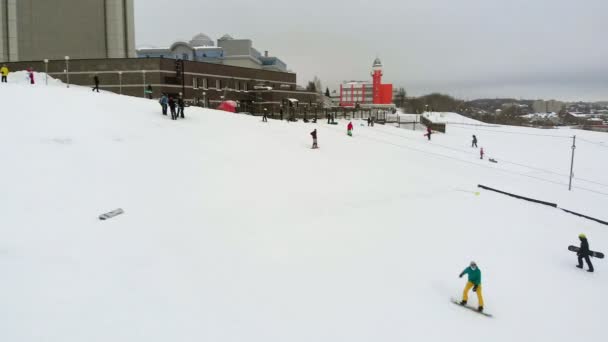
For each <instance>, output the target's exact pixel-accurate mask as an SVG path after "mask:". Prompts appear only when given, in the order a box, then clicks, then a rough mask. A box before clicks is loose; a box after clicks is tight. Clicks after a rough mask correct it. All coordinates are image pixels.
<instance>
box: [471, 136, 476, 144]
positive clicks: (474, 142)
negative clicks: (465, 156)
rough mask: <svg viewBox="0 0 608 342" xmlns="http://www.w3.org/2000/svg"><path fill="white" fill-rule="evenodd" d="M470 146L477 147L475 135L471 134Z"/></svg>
mask: <svg viewBox="0 0 608 342" xmlns="http://www.w3.org/2000/svg"><path fill="white" fill-rule="evenodd" d="M471 147H477V137H476V136H475V134H473V142H472V143H471Z"/></svg>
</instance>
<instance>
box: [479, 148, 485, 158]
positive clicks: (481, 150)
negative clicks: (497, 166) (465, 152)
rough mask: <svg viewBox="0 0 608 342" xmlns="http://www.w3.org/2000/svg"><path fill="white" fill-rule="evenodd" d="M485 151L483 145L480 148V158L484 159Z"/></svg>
mask: <svg viewBox="0 0 608 342" xmlns="http://www.w3.org/2000/svg"><path fill="white" fill-rule="evenodd" d="M484 154H485V153H484V152H483V147H482V148H480V149H479V159H483V155H484Z"/></svg>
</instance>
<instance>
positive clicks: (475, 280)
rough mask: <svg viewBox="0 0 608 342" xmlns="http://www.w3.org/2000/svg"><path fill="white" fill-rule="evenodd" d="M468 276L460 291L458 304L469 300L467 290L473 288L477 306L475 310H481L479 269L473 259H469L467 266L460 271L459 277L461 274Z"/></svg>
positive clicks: (464, 303) (481, 298)
mask: <svg viewBox="0 0 608 342" xmlns="http://www.w3.org/2000/svg"><path fill="white" fill-rule="evenodd" d="M465 274H466V275H467V276H468V278H469V279H468V281H467V284H466V285H465V287H464V291H463V292H462V301H460V305H466V304H467V301H468V300H469V290H471V289H473V292H477V301H478V307H477V311H479V312H482V311H483V296H482V294H481V271H480V270H479V268H478V267H477V264H476V263H475V261H471V264H470V265H469V267H467V268H465V269H464V271H462V273H460V276H459V277H460V278H462V276H463V275H465Z"/></svg>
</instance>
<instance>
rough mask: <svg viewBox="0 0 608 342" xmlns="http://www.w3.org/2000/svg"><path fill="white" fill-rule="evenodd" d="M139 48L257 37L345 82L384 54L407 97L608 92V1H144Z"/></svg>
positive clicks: (262, 44)
mask: <svg viewBox="0 0 608 342" xmlns="http://www.w3.org/2000/svg"><path fill="white" fill-rule="evenodd" d="M135 8H136V11H135V12H136V13H135V20H136V41H137V45H138V46H139V45H155V46H167V45H169V44H171V43H172V42H174V41H175V40H178V39H181V40H189V39H190V38H191V37H192V36H193V35H194V34H196V33H199V32H202V33H206V34H208V35H209V36H210V37H211V38H212V39H214V40H217V38H219V37H221V36H222V35H223V34H225V33H228V34H230V35H232V36H233V37H235V38H248V39H251V40H253V44H254V47H255V48H256V49H258V50H259V51H260V52H263V51H264V50H269V52H270V54H271V55H275V56H277V57H280V58H281V59H282V60H283V61H285V62H286V63H287V65H288V68H289V69H291V70H293V71H295V72H296V73H297V74H298V83H299V84H305V83H306V81H308V80H311V79H312V78H313V77H314V76H315V75H317V76H318V77H319V78H320V79H321V80H322V82H323V85H324V86H329V87H330V89H332V90H333V89H336V87H337V86H338V85H339V83H340V82H341V81H343V80H352V79H356V80H366V79H369V78H370V77H369V72H370V69H371V65H372V62H373V60H374V58H375V57H376V56H378V57H380V59H381V60H382V62H383V64H384V75H385V80H386V82H392V83H393V84H394V85H395V86H402V87H404V88H406V90H407V91H408V94H410V95H423V94H426V93H429V92H433V91H439V92H444V93H448V94H450V95H454V96H457V97H460V98H463V99H473V98H480V97H515V98H545V99H550V98H556V99H561V100H578V99H580V100H608V0H525V1H524V0H349V1H344V0H342V1H337V0H304V1H287V0H264V1H252V0H225V1H202V0H172V1H167V0H135Z"/></svg>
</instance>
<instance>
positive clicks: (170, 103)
mask: <svg viewBox="0 0 608 342" xmlns="http://www.w3.org/2000/svg"><path fill="white" fill-rule="evenodd" d="M169 107H171V108H175V101H174V100H173V98H172V97H170V98H169Z"/></svg>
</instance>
